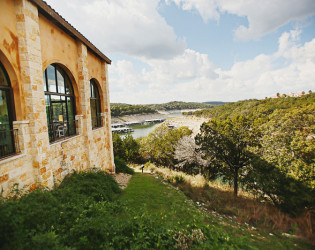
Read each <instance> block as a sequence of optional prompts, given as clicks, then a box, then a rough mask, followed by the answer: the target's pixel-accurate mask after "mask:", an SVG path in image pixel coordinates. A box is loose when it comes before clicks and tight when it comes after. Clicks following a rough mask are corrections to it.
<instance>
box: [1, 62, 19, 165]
mask: <svg viewBox="0 0 315 250" xmlns="http://www.w3.org/2000/svg"><path fill="white" fill-rule="evenodd" d="M0 70H2V72H3V73H4V77H5V79H6V82H7V85H2V84H1V83H0V90H1V91H4V93H5V95H6V99H7V100H6V105H7V112H8V122H9V130H5V129H4V130H1V128H0V133H1V137H2V136H3V133H9V140H11V141H10V142H11V150H8V153H6V154H5V153H3V155H2V151H0V159H2V158H6V157H8V156H11V155H15V154H17V153H18V152H19V147H18V141H17V139H16V136H15V134H16V132H17V131H15V129H14V128H13V121H15V120H16V116H15V108H14V107H15V105H14V95H13V88H12V85H11V81H10V77H9V74H8V72H7V70H6V68H5V67H4V65H3V64H2V62H1V61H0ZM5 137H6V136H5ZM2 146H5V144H3V145H2ZM7 146H8V147H9V146H10V145H7Z"/></svg>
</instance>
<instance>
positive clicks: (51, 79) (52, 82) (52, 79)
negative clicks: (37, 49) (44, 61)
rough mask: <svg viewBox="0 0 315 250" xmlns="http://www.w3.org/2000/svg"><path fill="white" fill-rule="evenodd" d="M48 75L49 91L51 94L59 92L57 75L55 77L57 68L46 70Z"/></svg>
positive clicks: (49, 67)
mask: <svg viewBox="0 0 315 250" xmlns="http://www.w3.org/2000/svg"><path fill="white" fill-rule="evenodd" d="M46 74H47V78H48V91H49V92H57V89H56V75H55V67H53V66H51V65H50V66H48V68H47V69H46Z"/></svg>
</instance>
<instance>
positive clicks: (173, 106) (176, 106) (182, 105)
mask: <svg viewBox="0 0 315 250" xmlns="http://www.w3.org/2000/svg"><path fill="white" fill-rule="evenodd" d="M148 106H149V107H151V108H154V109H156V110H166V111H167V110H182V109H209V108H213V107H214V105H212V104H207V103H200V102H178V101H174V102H168V103H163V104H149V105H148Z"/></svg>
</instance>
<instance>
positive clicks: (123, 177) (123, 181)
mask: <svg viewBox="0 0 315 250" xmlns="http://www.w3.org/2000/svg"><path fill="white" fill-rule="evenodd" d="M131 176H132V175H131V174H124V173H119V174H114V175H113V177H114V179H115V180H116V182H117V183H118V185H119V187H120V188H121V189H125V188H126V187H127V185H128V182H129V180H130V178H131Z"/></svg>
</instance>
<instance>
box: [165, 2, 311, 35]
mask: <svg viewBox="0 0 315 250" xmlns="http://www.w3.org/2000/svg"><path fill="white" fill-rule="evenodd" d="M168 1H173V2H174V3H176V4H177V5H178V6H179V7H181V8H182V9H183V10H196V11H198V12H199V14H200V16H201V17H202V18H203V20H204V21H205V22H207V21H208V20H210V19H214V20H219V18H220V15H221V14H222V13H225V12H227V13H229V14H235V15H237V16H240V17H247V19H248V27H245V26H243V25H242V26H239V27H238V28H237V29H236V30H235V37H236V38H237V39H240V40H249V39H258V38H260V37H262V36H264V35H266V34H268V33H270V32H273V31H275V30H277V29H278V28H279V27H281V26H283V25H285V24H287V23H289V22H290V21H294V20H300V19H303V18H306V17H308V16H310V15H313V14H315V1H314V0H263V1H257V0H242V1H231V0H168Z"/></svg>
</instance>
